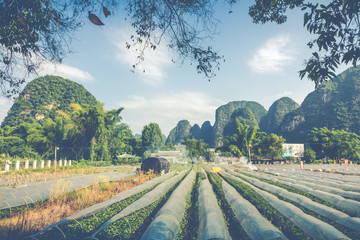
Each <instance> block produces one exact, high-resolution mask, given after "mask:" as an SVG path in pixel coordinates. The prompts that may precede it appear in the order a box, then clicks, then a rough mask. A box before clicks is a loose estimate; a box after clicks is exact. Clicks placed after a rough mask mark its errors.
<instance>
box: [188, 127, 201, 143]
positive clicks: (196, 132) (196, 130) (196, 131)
mask: <svg viewBox="0 0 360 240" xmlns="http://www.w3.org/2000/svg"><path fill="white" fill-rule="evenodd" d="M190 136H191V138H195V139H201V129H200V127H199V125H197V124H194V126H192V127H191V128H190Z"/></svg>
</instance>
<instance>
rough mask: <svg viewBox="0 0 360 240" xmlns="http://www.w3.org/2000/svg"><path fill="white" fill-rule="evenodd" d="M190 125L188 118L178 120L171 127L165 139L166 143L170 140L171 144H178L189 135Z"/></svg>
mask: <svg viewBox="0 0 360 240" xmlns="http://www.w3.org/2000/svg"><path fill="white" fill-rule="evenodd" d="M190 129H191V125H190V123H189V121H188V120H181V121H179V122H178V124H177V125H176V127H175V128H173V129H172V130H171V131H170V133H169V136H168V138H167V140H166V144H168V143H169V142H171V143H172V144H174V145H176V144H180V143H181V142H182V141H184V140H186V139H187V138H189V137H190V136H191V133H190Z"/></svg>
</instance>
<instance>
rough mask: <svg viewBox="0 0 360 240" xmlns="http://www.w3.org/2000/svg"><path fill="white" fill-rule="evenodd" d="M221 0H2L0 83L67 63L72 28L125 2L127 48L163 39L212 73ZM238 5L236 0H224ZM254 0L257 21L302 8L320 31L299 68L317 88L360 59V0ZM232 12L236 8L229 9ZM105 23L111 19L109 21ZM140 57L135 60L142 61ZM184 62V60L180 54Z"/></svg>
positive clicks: (15, 86)
mask: <svg viewBox="0 0 360 240" xmlns="http://www.w3.org/2000/svg"><path fill="white" fill-rule="evenodd" d="M216 2H217V1H215V0H205V1H204V0H192V1H189V0H185V1H179V0H164V1H155V0H127V1H121V3H120V2H119V1H115V0H102V1H95V0H84V1H78V0H77V1H71V0H63V1H55V0H33V1H25V0H3V1H1V2H0V61H1V62H0V87H1V90H2V93H3V94H4V95H5V96H12V95H14V94H16V93H18V91H19V88H20V86H21V84H22V83H24V78H23V77H19V76H18V74H17V72H19V71H20V72H24V71H25V72H26V73H34V72H35V73H36V70H37V69H38V67H39V65H40V63H41V62H42V61H55V62H61V60H62V59H63V58H64V57H65V55H66V54H67V53H68V52H70V50H71V48H70V45H71V40H72V38H73V34H72V33H73V31H75V30H77V29H78V28H79V27H81V26H82V25H83V23H84V22H86V21H85V20H84V18H85V17H87V18H89V20H90V22H91V23H93V24H96V25H103V24H104V23H103V22H102V20H101V18H102V19H103V18H104V17H105V18H106V17H109V16H111V15H112V14H114V13H115V12H116V11H117V10H118V9H119V8H121V7H123V8H124V9H125V11H126V13H127V15H128V20H129V22H130V24H131V26H132V27H133V28H134V29H135V34H134V35H133V36H129V42H128V43H127V45H126V47H127V48H134V46H136V48H134V49H136V50H137V53H138V61H139V62H141V61H142V60H143V59H144V50H145V49H149V48H150V49H153V50H155V49H156V48H157V46H158V45H159V44H160V43H161V42H165V41H164V39H165V38H166V44H167V46H168V47H169V48H171V49H173V50H174V51H175V52H177V53H178V55H179V57H180V59H190V60H191V61H192V62H195V67H196V70H197V72H198V73H201V74H204V75H205V76H206V77H209V78H210V77H213V76H214V75H215V71H217V70H218V69H219V67H220V62H221V61H222V58H223V57H222V56H221V55H219V53H218V52H217V50H213V49H212V47H211V46H209V45H208V44H207V42H206V40H207V39H209V38H211V37H212V36H213V35H214V34H215V33H216V26H217V23H218V22H219V21H218V19H216V18H215V16H214V11H215V9H214V6H215V3H216ZM224 2H225V3H227V4H229V6H231V9H233V10H235V7H236V2H237V0H224ZM317 2H318V1H315V0H312V2H307V1H304V0H280V1H274V0H255V1H254V4H253V5H252V6H251V7H250V9H249V14H250V16H251V17H252V18H253V20H254V23H266V22H269V21H272V22H276V23H278V24H282V23H284V22H285V21H286V19H287V17H286V13H287V10H289V9H290V10H291V9H294V8H300V9H301V10H302V11H303V12H304V27H305V28H306V29H307V31H308V32H309V33H311V34H313V35H314V36H315V38H314V40H312V41H311V42H309V43H308V46H309V47H310V48H312V49H314V52H313V54H312V56H311V57H310V58H309V59H308V60H307V61H306V64H305V68H304V69H303V70H300V72H299V74H300V77H301V78H303V77H305V76H307V77H308V78H309V79H310V80H312V81H314V83H315V87H318V86H319V85H320V84H321V83H323V82H325V81H327V80H329V79H332V78H333V77H334V76H335V69H336V68H337V67H338V65H339V64H341V63H352V64H353V65H356V63H357V62H358V60H359V58H360V21H359V20H360V19H359V17H360V16H359V11H360V2H359V1H355V0H331V1H328V2H327V3H325V4H318V3H317ZM229 12H232V11H229ZM105 23H106V22H105ZM139 62H136V63H134V65H133V66H134V67H136V65H137V64H138V63H139ZM180 62H181V61H180Z"/></svg>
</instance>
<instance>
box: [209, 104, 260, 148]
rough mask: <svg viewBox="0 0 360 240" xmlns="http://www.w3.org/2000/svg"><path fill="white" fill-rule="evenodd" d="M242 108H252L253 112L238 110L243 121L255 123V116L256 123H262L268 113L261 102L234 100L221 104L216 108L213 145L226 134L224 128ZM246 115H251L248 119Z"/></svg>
mask: <svg viewBox="0 0 360 240" xmlns="http://www.w3.org/2000/svg"><path fill="white" fill-rule="evenodd" d="M240 108H247V109H250V110H251V112H252V114H250V113H249V111H248V110H239V112H238V114H239V117H242V118H243V121H245V120H246V121H248V122H253V123H254V119H253V118H255V120H256V122H257V124H256V125H258V124H259V123H260V121H261V119H262V118H263V117H264V116H265V115H266V113H267V111H266V109H265V108H264V107H263V106H262V105H261V104H259V103H257V102H251V101H234V102H229V103H227V104H225V105H222V106H220V107H219V108H217V109H216V115H215V124H214V140H213V143H212V145H216V142H217V140H218V138H219V137H222V136H224V129H225V127H226V125H227V124H229V122H231V121H232V120H233V119H235V118H236V117H237V114H236V113H235V115H234V116H235V117H234V116H233V114H234V112H235V111H236V110H238V109H240ZM232 116H233V118H232ZM245 117H249V119H246V118H245Z"/></svg>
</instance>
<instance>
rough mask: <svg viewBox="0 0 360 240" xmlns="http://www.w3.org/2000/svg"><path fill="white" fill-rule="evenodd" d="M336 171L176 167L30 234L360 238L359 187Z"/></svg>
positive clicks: (59, 236)
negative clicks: (305, 172) (307, 172)
mask: <svg viewBox="0 0 360 240" xmlns="http://www.w3.org/2000/svg"><path fill="white" fill-rule="evenodd" d="M333 175H334V174H328V179H326V178H325V177H326V176H325V177H324V176H323V175H321V177H320V176H317V175H315V173H313V175H310V174H308V175H306V176H305V175H303V173H297V174H289V175H286V174H284V175H283V174H281V176H275V175H274V174H272V173H271V172H262V173H260V172H253V171H247V170H246V169H243V168H241V169H240V168H231V167H227V168H223V169H222V170H221V172H220V173H214V172H212V171H210V170H208V171H206V172H205V171H204V170H199V171H194V170H190V171H189V170H186V171H182V172H179V173H174V172H170V173H168V174H165V175H163V176H161V177H157V178H154V179H152V180H150V181H147V182H145V183H144V184H142V185H138V186H136V187H134V188H132V189H130V190H126V191H124V192H121V193H119V194H118V195H115V196H114V197H112V198H110V199H109V200H107V201H105V202H102V203H99V204H96V205H94V206H91V207H89V208H86V209H84V210H82V211H80V212H78V213H76V214H75V215H72V216H69V217H67V218H65V219H63V220H61V221H59V222H57V223H54V224H52V225H50V226H48V227H47V228H45V229H43V230H42V231H40V232H38V233H36V234H34V235H32V236H29V238H30V239H31V238H33V239H83V238H89V239H142V240H151V239H259V240H260V239H261V240H264V239H265V240H266V239H360V198H359V194H360V189H359V188H358V187H357V185H356V182H353V181H347V179H345V178H341V179H335V177H336V176H333ZM314 179H316V180H314ZM320 179H321V180H320ZM327 180H329V181H327ZM351 180H353V179H351ZM359 180H360V179H359ZM345 181H346V182H345ZM329 182H331V183H333V184H328V183H329Z"/></svg>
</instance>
